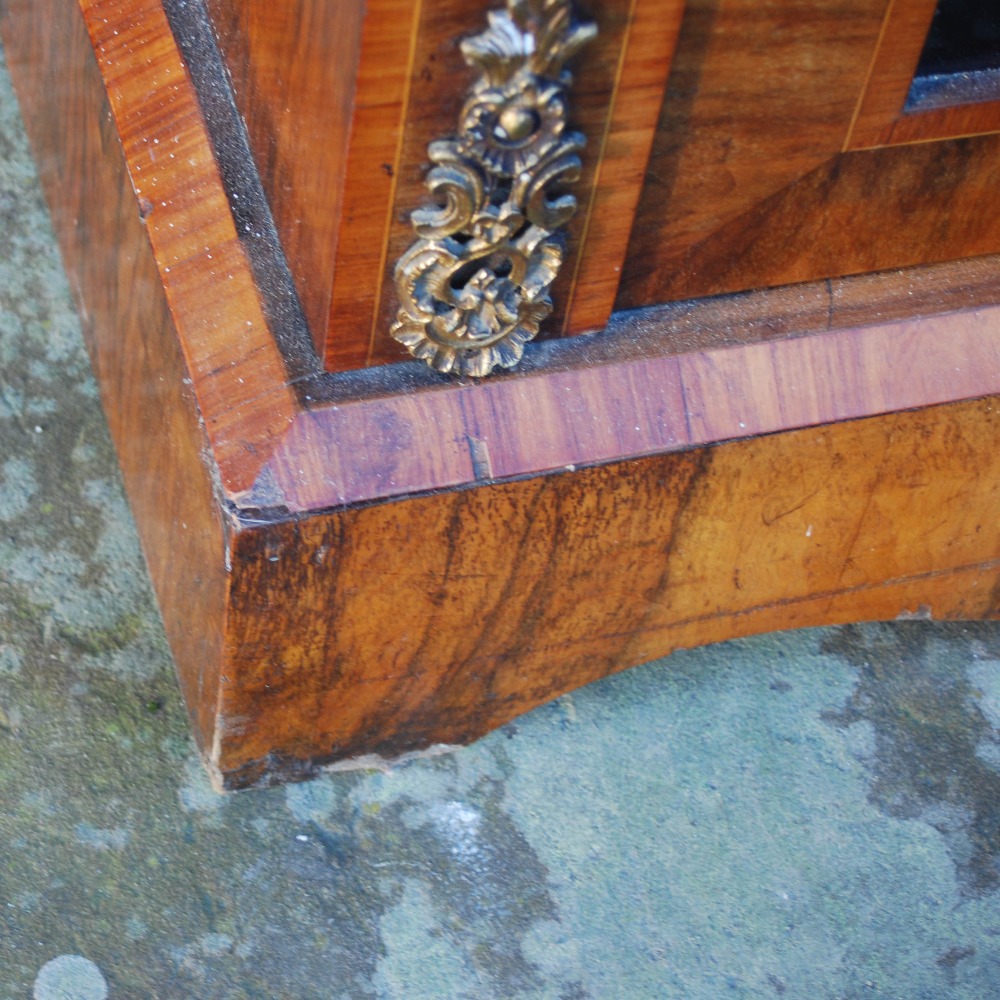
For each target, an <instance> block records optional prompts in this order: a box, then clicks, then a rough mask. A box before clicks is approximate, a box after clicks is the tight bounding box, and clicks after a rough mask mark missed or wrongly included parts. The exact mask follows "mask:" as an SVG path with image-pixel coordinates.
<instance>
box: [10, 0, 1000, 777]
mask: <svg viewBox="0 0 1000 1000" xmlns="http://www.w3.org/2000/svg"><path fill="white" fill-rule="evenodd" d="M966 6H967V5H966V4H963V2H962V0H941V3H936V2H935V0H894V2H892V3H890V2H889V0H836V2H833V0H775V2H772V3H768V4H767V5H763V6H762V5H761V4H759V3H758V2H757V0H574V2H573V3H572V5H571V3H570V2H569V0H506V2H504V0H366V2H362V0H342V2H338V3H331V2H329V0H286V2H284V3H281V4H253V3H240V2H237V0H197V2H196V0H186V2H179V0H129V2H127V3H126V2H124V0H0V11H2V21H0V24H2V33H3V41H4V45H5V48H6V53H7V57H8V61H9V64H10V68H11V72H12V74H13V76H14V80H15V84H16V87H17V89H18V93H19V95H20V99H21V101H22V106H23V110H24V113H25V117H26V119H27V124H28V127H29V132H30V135H31V138H32V142H33V145H34V151H35V154H36V157H37V160H38V164H39V168H40V171H41V174H42V178H43V182H44V184H45V189H46V193H47V197H48V200H49V204H50V206H51V209H52V215H53V219H54V222H55V226H56V229H57V232H58V235H59V239H60V242H61V246H62V251H63V254H64V259H65V262H66V266H67V269H68V271H69V273H70V277H71V282H72V286H73V288H74V290H75V293H76V295H77V297H78V301H79V305H80V309H81V315H82V317H83V322H84V328H85V333H86V336H87V339H88V344H89V348H90V351H91V354H92V358H93V364H94V369H95V371H96V373H97V377H98V380H99V383H100V386H101V392H102V394H103V401H104V406H105V410H106V412H107V416H108V422H109V424H110V426H111V431H112V434H113V436H114V439H115V442H116V445H117V448H118V454H119V457H120V461H121V466H122V470H123V473H124V477H125V482H126V487H127V489H128V493H129V496H130V499H131V503H132V507H133V510H134V512H135V517H136V521H137V523H138V526H139V530H140V533H141V537H142V542H143V546H144V550H145V554H146V559H147V562H148V565H149V570H150V574H151V576H152V579H153V583H154V585H155V588H156V593H157V595H158V599H159V602H160V607H161V609H162V612H163V618H164V622H165V625H166V629H167V634H168V636H169V639H170V643H171V646H172V649H173V653H174V656H175V658H176V662H177V668H178V673H179V676H180V681H181V686H182V688H183V691H184V696H185V699H186V702H187V705H188V708H189V710H190V713H191V718H192V722H193V727H194V731H195V734H196V736H197V739H198V742H199V745H200V747H201V750H202V753H203V755H204V759H205V763H206V765H207V766H208V768H209V769H210V771H211V772H212V774H213V775H214V777H215V779H216V781H217V783H218V784H219V785H220V786H222V787H226V788H240V787H247V786H253V785H265V784H269V783H272V782H276V781H280V780H286V779H291V778H298V777H304V776H307V775H309V774H311V773H313V772H315V771H316V770H317V769H318V768H320V767H323V766H327V765H331V764H342V765H350V764H358V763H361V764H364V763H365V762H370V761H372V760H373V759H374V758H376V757H378V758H383V759H392V758H395V757H398V756H400V755H403V754H406V753H409V752H413V751H420V750H423V749H426V748H429V747H432V746H435V745H438V744H462V743H466V742H468V741H470V740H473V739H475V738H476V737H478V736H480V735H481V734H483V733H485V732H487V731H489V730H490V729H492V728H493V727H495V726H498V725H500V724H502V723H504V722H506V721H507V720H509V719H511V718H512V717H514V716H516V715H518V714H519V713H521V712H524V711H526V710H528V709H530V708H532V707H534V706H535V705H538V704H539V703H541V702H543V701H545V700H547V699H549V698H552V697H554V696H556V695H558V694H561V693H563V692H565V691H568V690H570V689H572V688H575V687H577V686H579V685H582V684H585V683H587V682H589V681H592V680H594V679H596V678H598V677H601V676H603V675H606V674H608V673H610V672H612V671H615V670H619V669H622V668H624V667H628V666H630V665H633V664H636V663H640V662H643V661H647V660H650V659H652V658H654V657H658V656H662V655H663V654H665V653H668V652H669V651H670V650H672V649H675V648H677V647H680V646H692V645H696V644H699V643H708V642H714V641H718V640H722V639H727V638H730V637H734V636H741V635H748V634H751V633H756V632H761V631H765V630H774V629H789V628H796V627H799V626H806V625H817V624H824V623H834V622H849V621H858V620H863V619H894V618H898V617H900V616H903V617H906V616H913V615H921V616H933V617H934V618H987V617H997V616H1000V518H998V516H997V513H998V501H1000V452H998V448H997V436H998V431H1000V395H998V394H1000V304H998V303H1000V212H998V211H997V205H998V204H1000V82H998V81H1000V23H998V16H997V15H994V14H991V13H990V12H989V11H986V12H985V13H983V8H984V7H986V6H989V5H981V4H980V5H978V6H977V7H975V10H974V12H973V13H970V10H973V8H969V9H966ZM976 11H978V13H976ZM972 21H975V22H976V31H975V32H971V31H966V30H964V29H963V25H964V26H966V27H968V25H969V24H971V23H972ZM956 25H957V27H956ZM973 35H974V36H975V37H974V39H973Z"/></svg>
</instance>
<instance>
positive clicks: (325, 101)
mask: <svg viewBox="0 0 1000 1000" xmlns="http://www.w3.org/2000/svg"><path fill="white" fill-rule="evenodd" d="M206 3H207V7H208V10H209V13H210V15H211V17H212V19H213V21H214V22H215V26H216V32H217V36H218V39H219V45H220V48H221V50H222V55H223V58H224V59H225V62H226V66H227V67H228V69H229V72H230V75H231V77H232V83H233V95H234V97H235V100H236V104H237V107H238V108H239V111H240V114H241V115H242V116H243V119H244V121H245V122H246V125H247V131H248V134H249V139H250V145H251V148H252V149H253V152H254V159H255V160H256V163H257V169H258V171H259V173H260V177H261V181H262V183H263V185H264V190H265V191H266V193H267V197H268V201H269V203H270V206H271V212H272V214H273V216H274V222H275V225H276V227H277V230H278V233H279V234H280V236H281V241H282V244H283V246H284V250H285V254H286V257H287V260H288V265H289V268H290V269H291V272H292V277H293V278H294V280H295V286H296V288H297V290H298V293H299V298H300V299H301V302H302V308H303V311H304V312H305V315H306V319H307V322H308V324H309V328H310V330H311V331H313V337H314V340H315V343H316V347H317V350H318V351H320V353H322V351H323V348H324V344H325V339H326V338H325V327H326V320H327V315H328V313H329V307H330V275H332V273H333V268H334V260H335V259H336V254H337V237H338V224H337V223H338V219H339V217H340V214H341V208H340V203H341V194H342V190H343V182H344V162H345V159H346V156H347V148H348V137H349V134H350V130H351V118H352V110H353V104H354V89H355V78H356V71H357V67H358V52H359V41H360V38H361V21H362V17H363V9H364V5H363V4H362V3H361V2H360V0H338V2H336V3H330V2H327V0H294V2H287V0H286V2H282V3H232V2H231V0H206ZM404 22H405V18H404Z"/></svg>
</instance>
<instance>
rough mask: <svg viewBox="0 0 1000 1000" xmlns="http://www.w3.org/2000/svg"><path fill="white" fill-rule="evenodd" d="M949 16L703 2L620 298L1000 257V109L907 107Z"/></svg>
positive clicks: (818, 3) (661, 134)
mask: <svg viewBox="0 0 1000 1000" xmlns="http://www.w3.org/2000/svg"><path fill="white" fill-rule="evenodd" d="M934 10H935V0H895V2H894V3H892V4H888V3H887V0H769V2H765V3H761V2H759V0H690V2H689V4H688V8H687V12H686V14H685V18H684V23H683V29H682V33H681V38H680V41H679V43H678V47H677V54H676V58H675V61H674V67H673V70H672V73H671V77H670V82H669V84H668V88H667V96H666V101H665V103H664V107H663V114H662V116H661V119H660V123H659V128H658V131H657V136H656V143H655V147H654V151H653V156H652V159H651V164H650V168H649V173H648V176H647V182H646V185H645V189H644V191H643V195H642V200H641V202H640V208H639V212H638V214H637V221H636V225H635V229H634V231H633V236H632V241H631V244H630V247H629V254H628V258H627V263H626V266H625V270H624V277H623V281H622V287H621V291H620V295H619V297H618V303H617V304H618V306H619V307H620V308H634V307H637V306H647V305H651V304H654V303H657V302H663V301H667V300H677V299H687V298H693V297H698V296H705V295H714V294H717V293H720V292H731V291H737V290H742V289H749V288H761V287H770V286H775V285H782V284H788V283H792V282H800V281H808V280H815V279H822V278H831V277H836V276H842V275H849V274H857V273H861V272H866V271H877V270H886V269H891V268H898V267H904V266H908V265H915V264H923V263H929V262H934V261H943V260H952V259H957V258H962V257H969V256H975V255H979V254H986V253H992V252H996V251H997V250H1000V215H998V213H997V212H996V211H995V206H996V205H997V204H998V202H1000V169H998V164H1000V135H998V134H997V130H998V129H1000V115H998V114H997V106H996V105H995V104H991V103H990V102H988V101H987V102H983V101H981V100H978V101H976V102H975V103H966V102H964V101H963V100H961V99H960V100H958V102H957V103H956V104H955V105H954V106H952V107H948V108H943V109H933V110H928V109H927V108H926V107H925V108H921V107H907V97H908V92H909V90H910V87H911V83H912V81H913V78H914V75H915V73H916V70H917V65H918V61H919V59H920V56H921V51H922V49H923V46H924V40H925V38H926V36H927V31H928V28H929V26H930V23H931V19H932V17H933V15H934ZM993 92H994V93H996V86H995V85H994V91H993ZM982 96H983V95H982V94H981V95H980V97H982Z"/></svg>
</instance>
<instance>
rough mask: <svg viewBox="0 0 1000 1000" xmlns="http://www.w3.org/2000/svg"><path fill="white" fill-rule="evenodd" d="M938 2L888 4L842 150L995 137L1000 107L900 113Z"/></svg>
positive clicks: (999, 103) (985, 103) (999, 126)
mask: <svg viewBox="0 0 1000 1000" xmlns="http://www.w3.org/2000/svg"><path fill="white" fill-rule="evenodd" d="M937 5H938V0H894V2H893V3H892V4H891V6H890V9H889V11H888V13H887V14H886V21H885V24H884V26H883V29H882V33H881V37H880V38H879V44H878V47H877V50H876V52H875V55H874V57H873V60H872V66H871V69H870V71H869V75H868V81H867V86H866V87H865V88H864V91H863V93H862V96H861V99H860V101H859V104H858V110H857V115H856V118H855V121H854V123H853V125H852V128H851V131H850V134H849V135H848V137H847V141H846V143H845V149H865V148H869V147H873V146H884V145H890V144H894V143H911V142H928V141H932V140H935V139H950V138H956V137H961V136H969V135H979V134H982V133H987V132H996V131H1000V101H983V102H981V103H974V104H959V105H957V106H955V107H948V108H938V109H934V110H930V111H922V110H919V109H914V110H911V111H906V110H905V105H906V97H907V94H908V93H909V91H910V85H911V84H912V83H913V77H914V74H915V72H916V69H917V64H918V62H919V61H920V54H921V52H922V51H923V48H924V42H925V40H926V38H927V32H928V30H929V28H930V25H931V20H932V18H933V17H934V11H935V9H936V7H937Z"/></svg>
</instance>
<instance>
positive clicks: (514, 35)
mask: <svg viewBox="0 0 1000 1000" xmlns="http://www.w3.org/2000/svg"><path fill="white" fill-rule="evenodd" d="M596 34H597V28H596V26H595V25H593V24H579V23H575V22H574V21H573V17H572V11H571V8H570V0H507V8H506V10H499V11H491V12H490V14H489V27H488V28H487V30H486V31H484V32H483V33H482V34H480V35H476V36H475V37H474V38H469V39H466V40H465V41H464V42H462V54H463V55H464V56H465V61H466V62H467V63H468V64H469V65H470V66H477V67H478V68H479V69H480V70H481V72H482V76H481V77H480V78H479V79H478V80H477V81H476V83H475V84H474V85H473V86H472V89H471V91H470V93H469V96H468V98H467V100H466V102H465V105H464V107H463V108H462V112H461V116H460V121H459V136H458V138H457V139H446V140H443V141H438V142H432V143H431V144H430V145H429V146H428V148H427V152H428V155H429V156H430V159H431V160H432V161H433V162H434V164H435V166H434V167H433V168H432V169H431V171H430V173H429V175H428V177H427V187H428V189H429V190H430V191H431V193H432V194H434V195H435V196H436V197H437V198H439V199H443V200H444V202H445V204H444V205H443V206H441V205H440V204H437V205H428V206H424V207H423V208H418V209H417V210H416V211H415V212H413V213H412V216H411V218H412V220H413V228H414V229H415V230H416V231H417V235H418V236H419V239H417V240H416V241H415V242H414V243H413V245H412V246H411V247H410V249H409V250H407V252H406V253H405V254H403V256H402V257H401V258H400V259H399V262H398V263H397V264H396V271H395V280H396V289H397V291H398V293H399V299H400V303H401V304H400V308H399V312H398V314H397V317H396V321H395V322H394V323H393V325H392V330H391V333H392V335H393V337H395V338H396V340H398V341H399V342H400V343H402V344H404V345H405V346H406V347H407V348H408V349H409V351H410V353H411V354H412V355H413V356H414V357H417V358H422V359H423V360H425V361H426V362H427V363H428V364H429V365H430V366H431V367H432V368H435V369H437V370H438V371H440V372H454V373H455V374H458V375H472V376H482V375H489V374H490V372H492V371H493V369H494V368H496V367H497V366H499V367H501V368H512V367H513V366H514V365H516V364H517V362H518V361H520V359H521V355H522V354H523V353H524V345H525V343H526V342H527V341H529V340H531V339H532V338H533V337H534V336H535V334H537V333H538V327H539V324H540V323H541V322H542V320H543V319H545V317H546V316H548V315H549V313H550V312H552V299H551V298H550V296H549V288H550V287H551V285H552V282H553V281H554V280H555V277H556V274H557V273H558V272H559V267H560V265H561V264H562V259H563V239H562V235H561V233H560V232H559V230H560V229H561V228H562V227H563V226H564V225H565V224H566V222H567V221H568V220H569V219H570V218H571V217H572V215H573V213H574V212H575V211H576V198H574V197H573V196H572V195H570V194H565V193H563V194H558V195H557V196H555V197H550V195H551V189H552V187H553V185H555V184H556V182H560V183H566V182H571V181H575V180H576V179H577V178H578V177H579V175H580V157H579V156H578V155H577V153H578V151H579V150H581V149H582V148H583V146H584V142H585V140H584V137H583V136H582V135H580V134H579V133H578V132H567V131H566V119H567V102H568V101H567V91H568V89H569V86H570V83H571V82H572V77H571V75H570V73H569V71H568V70H566V69H564V68H563V67H564V64H565V63H566V61H567V60H568V59H569V58H570V57H571V56H573V55H574V53H576V51H577V50H578V49H579V48H580V47H581V46H583V45H584V44H585V43H586V42H588V41H590V39H592V38H593V37H594V36H595V35H596Z"/></svg>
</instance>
